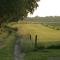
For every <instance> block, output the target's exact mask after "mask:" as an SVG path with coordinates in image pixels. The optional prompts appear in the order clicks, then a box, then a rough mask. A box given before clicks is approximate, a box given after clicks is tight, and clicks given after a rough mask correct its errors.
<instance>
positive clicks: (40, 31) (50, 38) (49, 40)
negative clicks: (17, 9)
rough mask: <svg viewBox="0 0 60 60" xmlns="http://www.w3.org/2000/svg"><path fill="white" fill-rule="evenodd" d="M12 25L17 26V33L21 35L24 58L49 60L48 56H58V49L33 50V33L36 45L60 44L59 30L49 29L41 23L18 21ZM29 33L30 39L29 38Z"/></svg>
mask: <svg viewBox="0 0 60 60" xmlns="http://www.w3.org/2000/svg"><path fill="white" fill-rule="evenodd" d="M12 27H16V28H18V34H20V35H22V40H21V42H20V44H21V46H22V52H25V57H24V60H50V57H60V49H38V50H37V51H35V50H34V41H35V35H37V37H38V38H37V41H38V46H45V47H47V46H48V45H49V46H50V45H59V46H60V30H55V29H51V28H49V27H46V26H44V25H41V24H24V23H22V24H20V23H18V24H13V26H12ZM30 34H31V37H32V40H29V35H30ZM56 60H58V58H57V59H56Z"/></svg>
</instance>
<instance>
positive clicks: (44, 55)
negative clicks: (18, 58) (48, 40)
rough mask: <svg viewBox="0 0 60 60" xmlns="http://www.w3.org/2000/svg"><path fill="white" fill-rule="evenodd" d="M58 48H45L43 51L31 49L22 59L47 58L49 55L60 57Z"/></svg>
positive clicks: (39, 59)
mask: <svg viewBox="0 0 60 60" xmlns="http://www.w3.org/2000/svg"><path fill="white" fill-rule="evenodd" d="M59 52H60V49H59V50H55V49H54V50H53V49H52V50H50V49H49V50H47V52H44V51H41V50H40V51H35V52H34V51H33V52H28V53H26V55H25V57H24V60H48V58H49V57H60V53H59Z"/></svg>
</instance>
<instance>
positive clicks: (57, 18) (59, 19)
mask: <svg viewBox="0 0 60 60" xmlns="http://www.w3.org/2000/svg"><path fill="white" fill-rule="evenodd" d="M26 20H27V21H39V22H60V16H54V17H53V16H49V17H48V16H47V17H39V16H36V17H28V18H26Z"/></svg>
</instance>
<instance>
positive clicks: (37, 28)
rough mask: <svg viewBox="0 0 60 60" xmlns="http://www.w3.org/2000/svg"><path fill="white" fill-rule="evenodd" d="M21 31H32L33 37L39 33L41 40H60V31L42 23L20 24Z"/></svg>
mask: <svg viewBox="0 0 60 60" xmlns="http://www.w3.org/2000/svg"><path fill="white" fill-rule="evenodd" d="M19 31H20V32H21V33H22V34H24V33H26V34H27V33H30V34H31V35H32V36H33V38H34V36H35V35H36V34H37V36H38V40H39V41H54V40H55V41H56V40H60V31H57V30H54V29H50V28H48V27H45V26H42V25H41V24H19Z"/></svg>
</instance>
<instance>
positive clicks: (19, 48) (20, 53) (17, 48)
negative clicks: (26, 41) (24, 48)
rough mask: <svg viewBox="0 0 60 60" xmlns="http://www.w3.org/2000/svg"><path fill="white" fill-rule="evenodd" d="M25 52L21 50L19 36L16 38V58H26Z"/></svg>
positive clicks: (18, 59) (17, 59) (15, 59)
mask: <svg viewBox="0 0 60 60" xmlns="http://www.w3.org/2000/svg"><path fill="white" fill-rule="evenodd" d="M24 55H25V54H24V53H22V52H21V46H20V38H19V37H17V39H16V45H15V49H14V60H24V59H23V57H24Z"/></svg>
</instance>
